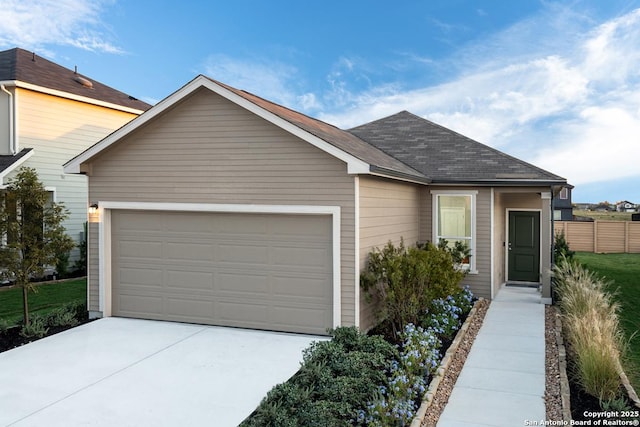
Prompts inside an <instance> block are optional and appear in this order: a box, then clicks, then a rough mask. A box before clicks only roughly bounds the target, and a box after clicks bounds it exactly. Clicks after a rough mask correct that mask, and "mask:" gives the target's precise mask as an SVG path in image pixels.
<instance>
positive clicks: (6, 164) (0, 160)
mask: <svg viewBox="0 0 640 427" xmlns="http://www.w3.org/2000/svg"><path fill="white" fill-rule="evenodd" d="M31 150H33V148H24V149H22V150H21V151H20V152H19V153H18V154H16V155H11V154H8V155H5V156H0V173H2V172H4V171H6V170H7V169H9V168H10V167H11V166H13V164H14V163H16V162H17V161H18V160H20V159H21V158H22V157H24V156H25V155H26V154H27V153H29V152H30V151H31Z"/></svg>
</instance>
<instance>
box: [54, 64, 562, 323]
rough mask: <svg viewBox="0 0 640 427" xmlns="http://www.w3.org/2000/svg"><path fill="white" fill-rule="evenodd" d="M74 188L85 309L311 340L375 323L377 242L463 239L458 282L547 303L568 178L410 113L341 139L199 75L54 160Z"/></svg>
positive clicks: (481, 292)
mask: <svg viewBox="0 0 640 427" xmlns="http://www.w3.org/2000/svg"><path fill="white" fill-rule="evenodd" d="M65 172H66V173H76V174H77V173H80V174H86V175H87V176H88V177H89V200H90V203H92V204H94V203H95V204H98V211H97V213H96V214H95V215H90V231H89V237H90V240H89V243H90V244H89V265H90V271H89V306H90V307H89V308H90V311H91V315H92V316H100V315H102V316H126V317H140V318H147V319H166V320H173V321H184V322H195V323H207V324H216V325H227V326H238V327H248V328H258V329H271V330H279V331H293V332H302V333H314V334H324V333H326V332H325V331H326V328H329V327H333V326H338V325H357V326H359V327H361V328H363V329H367V328H369V327H371V326H372V325H373V324H374V321H375V318H374V314H375V313H374V309H375V307H374V306H372V305H371V304H369V303H368V302H367V301H366V298H365V295H363V292H361V290H360V272H361V270H362V269H363V267H364V266H365V264H366V262H367V255H368V254H369V252H370V251H371V250H372V249H374V248H376V247H382V246H383V245H385V244H386V243H387V242H388V241H392V242H394V243H396V244H397V243H399V242H400V239H401V238H404V241H405V242H406V244H413V243H415V242H424V241H437V240H438V239H440V238H446V239H447V240H449V241H454V240H461V241H463V242H465V243H467V244H468V245H469V247H470V248H471V251H472V256H471V258H470V261H469V263H468V264H466V265H465V266H464V267H465V268H467V269H468V270H469V274H468V275H467V277H466V278H465V281H464V282H465V283H466V284H469V285H470V286H471V288H472V290H473V292H474V293H475V295H477V296H479V297H485V298H492V297H493V296H494V295H495V294H496V292H497V291H498V289H499V288H500V286H501V285H503V284H504V283H505V281H507V280H508V281H519V282H527V283H531V282H532V283H542V291H543V295H542V296H543V298H545V299H546V300H550V297H551V290H550V277H549V271H550V267H551V265H550V264H551V243H552V242H551V215H552V208H551V201H552V194H553V193H557V192H559V191H560V190H561V188H562V187H564V186H566V185H567V183H566V180H565V179H564V178H561V177H559V176H557V175H554V174H552V173H550V172H547V171H544V170H542V169H540V168H537V167H535V166H533V165H530V164H528V163H526V162H523V161H521V160H518V159H516V158H514V157H511V156H508V155H506V154H504V153H502V152H500V151H497V150H495V149H493V148H490V147H487V146H485V145H483V144H480V143H478V142H476V141H473V140H471V139H469V138H466V137H464V136H462V135H460V134H458V133H455V132H453V131H451V130H449V129H446V128H444V127H442V126H439V125H436V124H434V123H432V122H430V121H427V120H424V119H422V118H420V117H418V116H415V115H413V114H411V113H408V112H401V113H398V114H395V115H393V116H390V117H387V118H383V119H380V120H378V121H375V122H372V123H368V124H365V125H362V126H359V127H357V128H354V129H351V130H348V131H345V130H341V129H338V128H336V127H334V126H332V125H329V124H327V123H324V122H321V121H318V120H316V119H313V118H311V117H308V116H305V115H303V114H301V113H298V112H296V111H292V110H290V109H287V108H285V107H282V106H280V105H277V104H274V103H271V102H269V101H267V100H264V99H262V98H260V97H257V96H255V95H252V94H250V93H248V92H245V91H241V90H238V89H235V88H232V87H230V86H227V85H224V84H222V83H220V82H217V81H214V80H211V79H209V78H207V77H204V76H198V77H196V78H195V79H194V80H192V81H191V82H189V83H188V84H186V85H185V86H184V87H182V88H181V89H179V90H178V91H177V92H175V93H173V94H172V95H170V96H169V97H167V98H166V99H164V100H163V101H161V102H160V103H158V104H157V105H156V106H154V107H153V108H151V109H150V110H149V111H147V112H146V113H144V114H143V115H141V116H140V117H138V118H137V119H135V120H133V121H131V122H130V123H128V124H126V125H125V126H123V127H122V128H120V129H118V130H117V131H116V132H114V133H113V134H111V135H109V136H107V137H106V138H105V139H103V140H102V141H100V142H99V143H98V144H96V145H94V146H93V147H91V148H89V149H88V150H87V151H85V152H84V153H82V154H80V155H79V156H77V157H76V158H74V159H72V160H71V161H69V162H68V163H67V164H66V165H65Z"/></svg>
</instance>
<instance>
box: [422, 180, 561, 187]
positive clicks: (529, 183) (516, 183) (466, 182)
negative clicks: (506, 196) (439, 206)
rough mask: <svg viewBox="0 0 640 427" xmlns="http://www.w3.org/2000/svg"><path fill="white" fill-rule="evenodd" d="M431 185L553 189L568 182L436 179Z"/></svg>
mask: <svg viewBox="0 0 640 427" xmlns="http://www.w3.org/2000/svg"><path fill="white" fill-rule="evenodd" d="M431 183H432V184H434V185H436V184H441V185H477V186H490V187H493V186H497V185H500V186H505V187H509V186H513V187H522V186H523V185H524V186H530V187H538V186H545V187H553V186H555V185H558V186H565V185H567V181H566V180H547V179H541V180H535V179H529V180H522V181H514V180H512V179H510V180H500V179H475V180H461V181H456V180H437V179H434V180H433V181H432V182H431Z"/></svg>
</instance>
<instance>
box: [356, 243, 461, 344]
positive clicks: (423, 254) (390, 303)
mask: <svg viewBox="0 0 640 427" xmlns="http://www.w3.org/2000/svg"><path fill="white" fill-rule="evenodd" d="M464 275H465V274H464V272H462V271H460V270H458V269H456V268H455V267H454V262H453V258H452V256H451V253H450V252H449V251H448V250H446V249H443V248H438V247H436V246H434V245H433V244H431V243H427V244H426V245H424V246H423V247H421V248H416V247H409V248H405V246H404V242H402V241H401V242H400V245H399V246H397V247H396V246H394V245H393V243H391V242H389V243H388V244H387V245H386V246H385V247H384V248H383V249H382V250H379V249H374V250H373V251H372V252H371V253H370V254H369V260H368V263H367V268H366V270H365V271H364V272H363V273H362V274H361V286H362V288H363V289H364V290H365V291H366V292H367V293H368V295H369V297H370V299H371V298H377V299H378V300H379V301H381V307H380V310H378V312H377V313H378V316H379V318H380V320H381V319H387V320H388V321H389V322H390V324H391V328H392V333H393V336H394V337H396V338H397V337H398V335H399V332H400V331H402V329H403V327H404V325H407V324H409V323H413V324H417V323H418V321H419V318H420V316H421V314H422V313H423V312H424V311H425V310H426V309H427V307H428V306H429V303H430V302H431V300H433V299H437V298H445V297H447V296H448V295H452V294H456V293H458V292H459V291H460V287H459V283H460V282H461V281H462V279H463V278H464Z"/></svg>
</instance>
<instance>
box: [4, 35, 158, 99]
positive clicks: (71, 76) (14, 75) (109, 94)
mask: <svg viewBox="0 0 640 427" xmlns="http://www.w3.org/2000/svg"><path fill="white" fill-rule="evenodd" d="M79 77H80V78H82V79H86V80H87V81H89V82H91V85H92V87H87V86H85V85H83V84H82V83H80V82H79V80H81V79H79ZM12 80H17V81H21V82H24V83H30V84H33V85H37V86H41V87H45V88H48V89H55V90H59V91H62V92H67V93H71V94H74V95H79V96H84V97H87V98H91V99H95V100H98V101H103V102H109V103H111V104H116V105H120V106H123V107H128V108H134V109H136V110H142V111H146V110H148V109H149V108H151V105H149V104H147V103H146V102H143V101H140V100H138V99H136V98H134V97H132V96H130V95H127V94H125V93H123V92H120V91H118V90H116V89H113V88H111V87H109V86H107V85H104V84H102V83H100V82H98V81H95V80H92V79H90V78H89V77H87V76H84V75H81V74H78V73H76V72H74V71H72V70H69V69H67V68H65V67H63V66H61V65H58V64H56V63H54V62H51V61H49V60H47V59H44V58H42V57H40V56H37V55H36V54H35V53H32V52H28V51H26V50H24V49H20V48H14V49H9V50H5V51H2V52H0V81H12Z"/></svg>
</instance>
